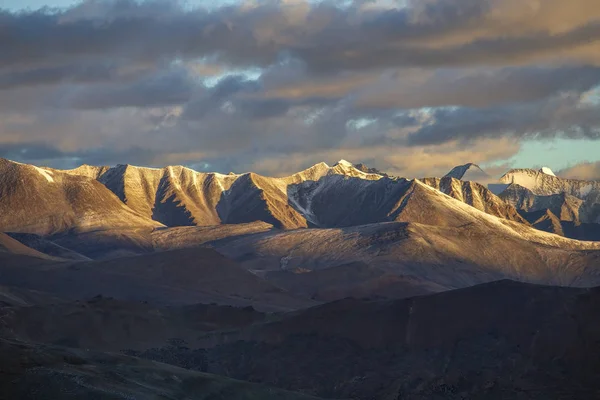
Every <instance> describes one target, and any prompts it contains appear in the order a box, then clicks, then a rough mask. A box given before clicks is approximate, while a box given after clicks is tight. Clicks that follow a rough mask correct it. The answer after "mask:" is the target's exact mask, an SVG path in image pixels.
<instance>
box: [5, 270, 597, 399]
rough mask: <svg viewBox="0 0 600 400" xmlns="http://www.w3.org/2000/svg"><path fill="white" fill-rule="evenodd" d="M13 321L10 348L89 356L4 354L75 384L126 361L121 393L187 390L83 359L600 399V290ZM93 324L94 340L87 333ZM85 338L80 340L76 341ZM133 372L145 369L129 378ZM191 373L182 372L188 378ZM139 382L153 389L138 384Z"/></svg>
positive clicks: (305, 386) (387, 390) (16, 314)
mask: <svg viewBox="0 0 600 400" xmlns="http://www.w3.org/2000/svg"><path fill="white" fill-rule="evenodd" d="M0 311H2V318H1V319H0V320H1V321H2V324H3V325H2V330H1V331H0V335H2V336H4V337H9V338H10V340H13V341H14V340H19V341H21V342H32V341H35V342H38V343H44V342H45V343H54V344H62V345H68V346H71V347H73V348H81V350H62V349H61V350H56V351H60V353H59V354H60V355H61V356H60V358H59V359H58V360H57V359H54V358H53V357H54V356H52V354H56V353H54V350H52V351H50V350H48V349H49V348H48V347H37V345H35V346H32V345H28V344H19V345H16V344H14V342H10V343H11V344H6V343H7V342H3V346H4V348H3V349H5V350H6V349H7V348H8V349H10V348H12V347H14V346H17V348H16V350H15V349H12V350H11V352H3V354H13V355H14V354H15V351H16V352H17V353H16V354H21V355H22V354H27V352H29V351H30V350H28V349H35V354H36V357H41V361H35V362H30V363H28V364H27V365H29V366H32V365H37V364H36V363H37V362H39V363H42V365H48V364H51V365H52V368H53V369H57V370H58V371H59V372H58V373H53V374H54V375H52V376H55V377H60V378H61V379H63V374H64V371H65V368H70V369H71V370H70V371H69V374H70V375H69V379H72V377H73V376H78V374H81V373H83V372H82V371H83V370H85V374H91V373H92V371H96V372H93V374H94V376H97V375H95V374H96V373H100V372H101V371H102V373H104V372H103V371H106V369H105V368H107V367H111V368H112V366H114V365H116V364H117V362H116V361H113V360H117V359H118V363H120V364H123V366H122V367H114V368H115V370H116V371H117V373H118V375H116V377H115V375H107V376H103V377H102V378H101V381H102V382H108V383H109V384H111V385H112V384H113V383H114V381H113V377H115V379H118V380H119V382H121V384H123V385H126V386H127V385H128V384H130V383H131V381H130V380H129V377H130V376H131V375H129V374H130V373H134V372H135V371H137V372H143V373H144V374H146V372H148V374H147V375H145V376H146V378H148V379H150V378H149V376H150V375H151V376H152V380H153V379H159V378H160V379H159V381H161V382H162V383H161V384H164V385H168V389H166V388H165V387H164V386H161V387H162V388H164V389H161V390H179V389H178V388H180V385H181V384H182V382H180V381H178V380H177V379H175V378H173V380H168V381H167V382H165V381H163V380H161V379H163V378H161V377H162V376H163V375H162V372H161V371H162V369H161V368H163V367H160V368H159V367H157V366H156V365H154V366H153V367H152V368H159V370H158V371H154V372H150V370H147V369H146V366H148V365H149V364H145V363H141V362H139V361H134V359H129V358H118V357H117V358H113V357H116V356H105V355H102V356H98V357H96V356H94V357H91V356H89V354H92V353H88V352H87V351H83V349H90V350H94V349H99V350H109V351H117V350H118V349H121V350H123V352H124V353H125V354H128V355H134V356H139V357H142V358H147V359H152V360H155V361H160V362H166V363H170V364H173V365H177V366H180V367H185V368H188V369H191V370H197V371H201V372H208V373H212V374H217V375H224V376H228V377H231V378H235V379H240V380H245V381H251V382H255V383H260V384H266V385H270V386H276V387H279V388H282V389H286V390H292V391H299V392H303V393H305V394H309V395H316V396H320V397H326V398H339V399H360V400H362V399H374V400H397V399H419V400H421V399H423V400H425V399H440V400H442V399H451V400H453V399H456V400H458V399H536V400H538V399H539V400H542V399H544V400H549V399H550V400H552V399H565V400H566V399H569V400H573V399H582V400H583V399H595V398H598V396H599V395H600V379H599V378H600V319H598V315H600V288H594V289H582V288H564V287H551V286H538V285H532V284H524V283H518V282H514V281H506V280H505V281H498V282H493V283H488V284H484V285H478V286H474V287H470V288H466V289H460V290H454V291H447V292H443V293H438V294H433V295H426V296H420V297H414V298H410V299H403V300H387V301H368V300H357V299H345V300H340V301H336V302H332V303H328V304H324V305H319V306H316V307H313V308H310V309H306V310H300V311H295V312H291V313H280V314H264V313H261V312H258V311H254V310H250V309H246V310H243V309H235V308H231V307H220V306H193V307H189V306H186V307H167V308H165V307H163V308H161V307H155V306H151V305H147V304H138V303H128V302H122V301H118V300H111V299H104V298H98V299H94V300H91V301H87V302H79V303H62V304H55V305H40V306H36V307H31V306H27V307H22V306H12V307H3V308H0ZM86 321H87V322H86ZM94 321H95V322H94ZM86 324H87V325H89V326H87V327H86V328H85V329H87V330H89V332H88V334H85V335H83V333H85V332H83V331H81V329H84V328H82V327H83V326H86ZM101 326H104V329H101ZM94 330H95V331H97V333H95V334H91V333H90V332H92V331H94ZM74 334H75V335H77V334H79V336H80V337H81V340H71V341H65V340H64V339H65V338H69V337H72V336H73V335H74ZM7 346H8V347H7ZM127 346H128V347H129V349H123V347H127ZM7 351H8V350H7ZM23 352H25V353H23ZM38 352H39V353H38ZM47 352H49V354H47ZM21 355H19V357H20V358H18V359H19V360H21V359H23V358H21V357H22V356H21ZM28 357H29V356H27V357H25V358H24V359H27V358H28ZM107 357H108V359H107ZM81 359H83V360H81ZM13 360H14V358H13ZM34 360H38V358H35V359H34ZM19 362H21V361H19ZM44 363H46V364H44ZM69 363H71V364H77V365H76V366H74V367H73V366H69V365H68V364H69ZM132 363H133V364H135V365H136V366H135V367H131V370H128V369H129V368H130V366H131V365H132ZM136 363H137V364H136ZM0 365H4V368H5V370H4V371H6V368H8V369H10V368H13V370H14V368H15V366H14V365H13V364H12V363H10V362H4V364H3V363H0ZM17 365H20V364H17ZM123 368H125V369H123ZM164 368H167V367H164ZM168 368H170V367H168ZM73 369H76V370H77V371H76V372H73ZM33 370H34V371H36V370H35V369H33ZM42 371H47V369H44V368H42ZM170 371H171V370H170ZM178 371H179V370H177V371H175V370H173V371H172V372H170V374H172V375H174V376H175V377H179V376H180V375H179V374H180V372H178ZM73 374H74V375H73ZM117 377H118V378H117ZM146 378H144V379H146ZM73 379H74V378H73ZM77 379H79V378H77ZM82 379H83V380H80V381H83V382H89V381H87V380H85V379H87V378H85V377H84V378H82ZM134 379H135V380H136V382H146V381H145V380H143V379H142V377H140V376H139V375H136V377H135V378H134ZM183 381H185V379H183ZM44 382H46V381H44ZM93 382H96V383H97V384H99V383H98V382H99V381H93ZM153 382H154V383H153V384H151V385H150V386H151V387H152V388H154V387H155V386H154V385H155V384H156V381H153ZM143 385H146V383H144V384H143ZM140 390H142V389H140ZM167 393H170V392H168V391H167ZM178 393H180V392H178ZM198 393H200V394H202V393H203V392H202V391H199V392H198ZM138 398H152V397H144V396H141V397H138ZM167 398H168V397H167ZM190 398H193V397H190ZM210 398H213V397H210ZM214 398H216V399H218V398H220V397H214ZM230 398H235V397H230ZM257 398H259V399H262V398H269V397H257ZM281 398H285V397H281ZM292 398H293V397H292Z"/></svg>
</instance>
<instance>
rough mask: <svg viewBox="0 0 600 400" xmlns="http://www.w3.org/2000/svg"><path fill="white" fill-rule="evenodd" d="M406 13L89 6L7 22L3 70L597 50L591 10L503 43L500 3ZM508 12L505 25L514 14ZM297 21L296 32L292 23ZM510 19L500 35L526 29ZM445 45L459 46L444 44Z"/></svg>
mask: <svg viewBox="0 0 600 400" xmlns="http://www.w3.org/2000/svg"><path fill="white" fill-rule="evenodd" d="M409 3H410V4H411V5H412V7H408V8H403V9H399V10H387V11H385V12H360V11H359V10H358V9H357V8H356V7H350V8H338V7H335V6H334V5H333V3H327V2H325V3H322V4H319V5H316V6H314V7H310V8H309V9H308V10H306V11H303V10H301V9H300V10H298V9H297V8H293V7H292V8H290V7H289V6H287V5H286V3H280V2H264V3H263V4H261V5H259V6H256V7H246V8H242V7H235V6H230V7H222V8H219V9H216V10H213V11H207V10H205V9H195V10H190V11H186V10H184V9H183V8H178V7H177V6H175V5H173V4H171V5H169V4H168V2H167V4H165V2H160V1H158V2H146V3H141V4H140V3H137V2H134V1H130V0H120V1H112V2H96V1H93V2H86V3H83V5H81V6H78V7H75V8H74V9H71V10H66V11H63V12H55V13H48V12H44V11H43V10H42V11H37V12H33V13H18V14H12V13H9V12H4V13H3V14H1V15H0V25H1V26H2V33H1V34H0V47H2V49H3V52H2V53H3V54H2V57H0V67H2V66H4V67H7V66H16V65H27V64H31V63H56V62H59V61H61V60H62V61H63V62H64V61H65V60H71V61H73V62H78V61H83V60H90V59H103V58H105V57H116V58H126V59H130V60H137V61H142V60H156V59H159V58H161V57H182V58H195V57H202V56H207V55H217V56H219V57H220V58H221V59H222V60H224V61H226V62H228V63H231V64H236V65H262V66H267V65H269V64H271V63H273V62H277V60H278V58H279V57H281V56H282V55H285V54H288V55H291V56H293V57H298V58H300V59H302V60H304V61H305V62H306V63H307V65H308V67H309V68H311V69H313V70H316V71H324V72H338V71H340V70H346V69H372V68H380V67H402V66H440V65H442V66H449V65H455V66H459V65H469V64H483V65H486V64H503V63H506V62H507V61H510V59H511V58H515V59H520V58H531V57H534V56H536V55H543V54H544V53H546V52H548V51H550V52H555V51H559V50H564V49H570V48H574V47H576V46H580V45H585V44H590V43H593V42H594V41H598V40H600V21H598V17H599V15H598V14H600V12H596V11H594V10H595V8H597V7H595V6H594V1H592V0H575V1H574V2H573V4H571V5H570V7H571V8H572V9H575V10H576V14H577V16H579V17H580V18H578V19H577V20H576V21H575V22H578V23H579V24H576V23H573V24H572V26H568V29H565V30H563V31H561V32H552V31H549V28H551V26H552V24H555V23H557V22H560V20H552V19H551V18H545V19H543V21H541V22H540V23H544V24H548V26H547V27H541V28H540V29H536V30H534V29H531V30H526V29H523V28H518V29H513V31H514V32H515V33H514V34H512V32H511V35H508V36H507V35H501V34H499V33H498V32H494V31H493V27H494V25H501V24H502V22H504V21H495V20H490V16H489V15H490V14H492V13H491V11H495V10H496V8H498V9H500V11H504V9H503V7H504V5H503V2H502V1H501V0H487V1H472V0H469V1H466V0H439V1H427V0H425V1H423V2H416V1H414V2H409ZM421 3H422V4H421ZM556 3H557V2H556V0H546V1H545V2H542V3H541V7H547V8H552V7H555V8H556V7H557V6H556ZM545 4H547V6H545ZM520 7H521V8H523V7H525V6H524V5H521V6H520ZM506 11H507V15H509V16H510V15H511V14H510V11H511V10H510V9H508V10H506ZM523 14H524V15H525V17H526V16H527V13H523ZM539 14H541V15H542V16H543V15H544V14H543V13H539ZM579 14H581V15H579ZM584 15H585V16H587V18H588V19H587V20H585V19H583V17H582V16H584ZM294 17H296V18H298V19H300V20H301V22H300V23H296V24H294V23H291V22H290V21H293V19H294ZM534 17H535V15H534ZM594 18H596V19H595V20H594ZM507 19H508V22H505V24H504V26H505V28H511V29H512V28H513V27H512V26H511V24H514V25H515V27H518V26H520V25H518V23H522V22H525V21H521V20H516V21H514V20H512V19H510V18H508V17H507ZM532 23H535V18H533V21H532ZM563 24H564V22H563ZM490 25H491V27H490ZM533 26H534V27H535V24H534V25H533ZM542 28H547V29H542ZM452 37H457V39H456V40H455V41H451V40H450V39H451V38H452ZM459 39H460V40H459ZM445 42H448V43H445Z"/></svg>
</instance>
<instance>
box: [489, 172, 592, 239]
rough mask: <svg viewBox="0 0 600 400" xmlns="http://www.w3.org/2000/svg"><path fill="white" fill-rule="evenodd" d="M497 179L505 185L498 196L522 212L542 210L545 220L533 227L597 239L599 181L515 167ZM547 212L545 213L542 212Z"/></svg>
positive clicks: (540, 211) (530, 217) (578, 237)
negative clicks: (556, 220) (554, 220)
mask: <svg viewBox="0 0 600 400" xmlns="http://www.w3.org/2000/svg"><path fill="white" fill-rule="evenodd" d="M501 180H502V181H503V182H504V183H506V184H509V186H508V187H507V188H506V189H505V190H504V191H503V192H502V193H500V195H499V196H500V197H501V198H502V199H503V200H504V201H506V202H507V203H509V204H511V205H513V206H515V208H517V209H519V210H520V211H522V212H526V213H534V214H533V216H529V217H528V219H529V220H531V219H532V218H534V217H535V216H537V215H538V214H535V213H542V214H543V213H545V214H546V216H547V217H546V218H545V219H546V220H547V221H550V220H552V219H553V218H552V217H551V216H550V214H552V215H553V216H554V217H555V218H558V220H559V221H560V225H561V227H560V228H559V227H558V224H557V223H556V222H553V223H551V224H548V223H545V222H544V223H538V224H534V226H536V227H540V228H541V229H544V230H547V231H549V232H553V233H556V234H560V235H564V236H567V237H571V238H577V239H581V240H598V237H599V236H598V232H600V182H597V181H582V180H575V179H563V178H559V177H557V176H556V175H554V173H553V172H552V171H551V170H550V169H548V168H542V169H540V170H537V171H536V170H529V169H518V170H511V171H509V172H507V173H506V174H505V175H504V176H503V177H502V178H501ZM546 211H547V212H546Z"/></svg>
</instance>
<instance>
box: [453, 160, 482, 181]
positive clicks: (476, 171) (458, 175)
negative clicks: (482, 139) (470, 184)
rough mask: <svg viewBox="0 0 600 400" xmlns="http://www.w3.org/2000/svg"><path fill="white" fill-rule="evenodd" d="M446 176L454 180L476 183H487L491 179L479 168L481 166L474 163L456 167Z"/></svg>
mask: <svg viewBox="0 0 600 400" xmlns="http://www.w3.org/2000/svg"><path fill="white" fill-rule="evenodd" d="M445 176H446V177H451V178H454V179H461V180H464V181H475V182H478V181H487V180H489V179H490V176H489V175H488V174H487V173H486V172H485V171H484V170H482V169H481V167H479V165H477V164H473V163H468V164H464V165H459V166H457V167H454V168H452V170H451V171H450V172H448V173H447V174H446V175H445Z"/></svg>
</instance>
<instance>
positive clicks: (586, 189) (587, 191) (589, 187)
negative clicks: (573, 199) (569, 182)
mask: <svg viewBox="0 0 600 400" xmlns="http://www.w3.org/2000/svg"><path fill="white" fill-rule="evenodd" d="M593 188H594V185H592V184H591V183H588V184H587V185H585V186H584V187H582V188H581V189H579V196H580V197H585V196H587V195H588V194H590V192H591V191H592V189H593Z"/></svg>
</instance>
